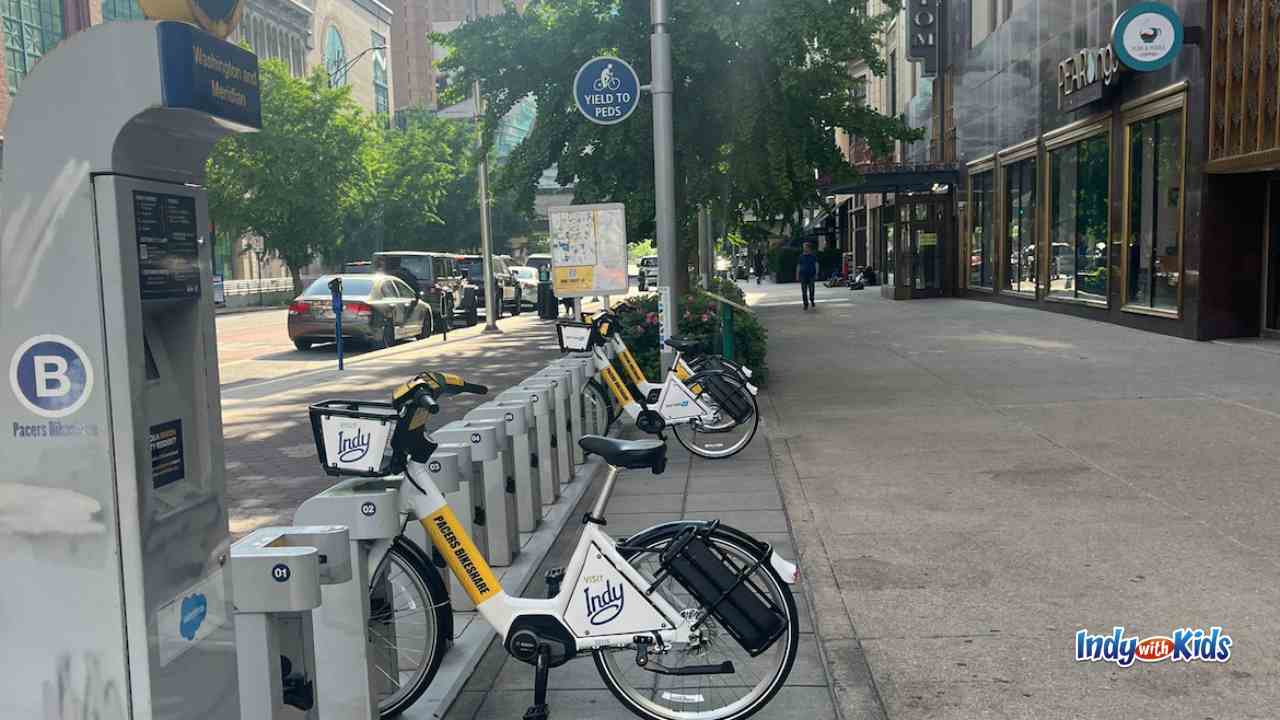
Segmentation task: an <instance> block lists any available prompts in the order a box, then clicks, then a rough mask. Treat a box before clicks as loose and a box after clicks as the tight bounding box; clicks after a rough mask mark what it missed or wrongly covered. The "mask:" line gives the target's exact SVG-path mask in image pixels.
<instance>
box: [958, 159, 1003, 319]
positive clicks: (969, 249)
mask: <svg viewBox="0 0 1280 720" xmlns="http://www.w3.org/2000/svg"><path fill="white" fill-rule="evenodd" d="M966 170H967V175H966V179H967V180H968V186H967V187H966V188H965V205H966V206H967V207H966V209H965V213H964V216H965V223H966V224H967V226H968V227H967V228H966V232H965V234H964V249H965V256H964V269H963V270H962V271H961V273H960V275H961V277H962V278H963V279H964V288H965V289H966V290H976V291H978V292H984V293H992V294H994V293H995V291H996V288H997V287H999V285H1000V277H999V271H1000V266H999V264H998V263H997V264H996V265H995V266H994V267H993V268H992V273H991V287H987V286H985V285H970V284H969V263H970V262H972V258H973V244H972V243H973V232H972V230H973V228H974V212H975V205H974V202H973V179H974V178H975V177H978V176H979V175H983V174H986V173H990V174H991V190H992V192H991V197H990V198H989V199H988V203H989V204H990V205H991V207H992V208H993V212H992V223H993V224H994V222H995V214H994V207H995V206H996V205H998V204H999V200H998V199H997V198H998V196H999V193H998V192H996V190H997V188H996V156H995V155H994V154H992V155H987V156H986V157H983V158H979V159H977V160H975V161H973V162H971V163H969V164H968V166H967V167H966ZM988 230H989V231H994V228H988ZM998 239H999V233H995V234H994V235H992V238H991V253H992V255H994V257H992V258H990V261H991V262H995V261H996V260H997V259H998V258H999V257H1000V255H999V250H998V247H997V246H998V244H999V243H998Z"/></svg>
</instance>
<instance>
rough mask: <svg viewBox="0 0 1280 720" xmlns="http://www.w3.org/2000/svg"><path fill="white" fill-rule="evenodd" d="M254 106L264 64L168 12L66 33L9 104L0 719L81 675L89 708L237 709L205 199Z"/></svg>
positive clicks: (0, 321) (2, 254)
mask: <svg viewBox="0 0 1280 720" xmlns="http://www.w3.org/2000/svg"><path fill="white" fill-rule="evenodd" d="M193 57H199V58H203V59H204V61H203V62H200V63H196V62H193V60H192V58H193ZM215 82H216V85H217V87H218V88H220V90H219V92H217V93H213V92H211V91H210V89H211V88H212V87H214V84H215ZM69 88H74V91H72V92H68V89H69ZM259 108H260V102H259V90H258V65H257V58H256V57H255V56H254V55H253V54H252V53H250V52H249V51H247V50H244V49H242V48H240V47H238V46H236V45H233V44H231V43H227V42H223V41H221V40H218V39H216V38H214V37H213V36H211V35H208V34H206V33H204V32H202V31H201V30H199V29H198V28H196V27H195V26H193V25H188V24H185V23H177V22H150V21H147V22H127V23H124V22H121V23H104V24H101V25H95V26H93V27H90V28H88V29H86V30H85V31H83V32H78V33H75V34H74V35H71V36H69V37H67V38H66V39H65V40H63V41H62V42H61V43H60V44H59V45H58V46H57V47H56V48H52V49H51V50H50V51H49V52H48V53H46V54H45V55H44V56H43V57H42V58H41V59H40V64H39V66H38V67H36V68H35V69H34V70H33V72H32V73H31V74H30V75H28V76H27V77H26V79H25V80H24V81H23V84H22V92H21V94H19V95H17V96H16V97H14V98H13V105H12V108H11V110H10V112H9V115H8V125H7V129H6V138H5V140H6V142H5V148H4V150H5V152H4V165H5V167H4V171H5V172H4V175H5V178H4V185H3V192H2V194H0V223H2V224H3V228H0V314H2V316H0V368H3V369H4V370H6V371H7V373H8V377H7V379H6V381H5V382H3V383H0V422H2V423H3V427H4V428H5V431H4V432H3V433H0V457H2V458H4V471H3V472H0V497H3V498H5V500H4V501H0V502H2V503H3V504H5V505H6V509H7V510H8V512H0V566H3V568H4V574H5V577H6V578H8V579H9V581H10V582H18V580H17V579H20V582H21V584H22V586H23V587H26V588H30V589H33V590H31V591H23V590H19V591H18V592H16V593H14V592H9V593H5V597H4V610H3V613H0V638H3V639H4V652H3V653H0V677H3V678H4V685H5V693H4V694H3V697H0V717H6V718H10V717H12V718H44V717H50V712H51V710H50V706H49V705H48V704H47V703H50V702H60V703H62V705H61V707H62V708H64V709H65V708H67V707H78V706H79V705H77V703H79V702H80V701H79V700H75V699H74V697H73V696H74V691H73V689H72V688H74V687H84V686H85V685H86V683H88V684H90V685H91V686H92V687H95V688H98V689H99V690H100V693H99V695H98V696H97V697H95V698H94V703H95V707H94V708H92V710H90V708H87V707H82V709H81V710H80V712H84V713H86V714H88V713H90V712H92V714H95V715H96V716H98V717H111V718H126V719H141V718H146V719H147V720H152V719H157V720H186V719H195V718H201V719H203V718H228V717H230V718H234V717H238V715H239V708H238V704H237V697H238V683H237V668H236V652H235V649H236V643H235V638H234V633H233V630H232V609H231V597H232V595H231V583H230V572H229V569H228V568H227V563H228V562H229V560H230V550H231V540H230V534H229V532H228V524H227V505H226V499H225V493H224V487H223V486H224V459H223V439H222V407H221V397H220V390H219V382H218V363H217V351H216V346H215V340H214V309H213V300H214V298H213V291H212V284H211V277H212V262H213V258H212V249H213V240H212V237H211V231H210V221H209V213H208V206H207V200H206V194H205V191H204V190H203V185H204V184H205V177H204V173H205V162H206V160H207V158H208V155H209V152H210V150H211V149H212V147H213V145H214V143H215V142H217V141H218V140H219V139H220V138H222V137H224V136H226V135H227V134H230V133H235V132H247V131H250V130H252V129H253V128H256V127H260V126H261V117H260V112H259ZM34 589H38V590H34ZM89 678H92V679H91V680H89ZM60 693H61V696H59V694H60ZM52 712H53V713H54V715H57V710H56V709H55V710H53V711H52Z"/></svg>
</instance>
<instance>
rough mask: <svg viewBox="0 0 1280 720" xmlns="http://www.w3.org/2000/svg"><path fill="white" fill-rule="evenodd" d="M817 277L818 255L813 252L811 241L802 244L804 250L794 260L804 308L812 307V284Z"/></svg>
mask: <svg viewBox="0 0 1280 720" xmlns="http://www.w3.org/2000/svg"><path fill="white" fill-rule="evenodd" d="M817 279H818V256H817V255H815V254H813V243H810V242H807V243H805V244H804V252H803V253H801V255H800V260H799V261H797V262H796V280H799V281H800V296H801V298H803V299H804V309H805V310H808V309H809V308H811V307H813V306H814V305H813V286H814V283H815V282H816V281H817Z"/></svg>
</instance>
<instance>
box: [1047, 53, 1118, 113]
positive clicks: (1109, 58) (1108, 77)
mask: <svg viewBox="0 0 1280 720" xmlns="http://www.w3.org/2000/svg"><path fill="white" fill-rule="evenodd" d="M1119 78H1120V63H1119V62H1117V61H1116V55H1115V52H1113V51H1112V49H1111V46H1110V45H1107V46H1105V47H1100V48H1085V49H1083V50H1081V51H1080V52H1078V53H1076V54H1074V55H1071V56H1070V57H1068V58H1067V59H1066V60H1063V61H1062V62H1060V63H1058V109H1059V110H1064V111H1070V110H1076V109H1078V108H1081V107H1084V106H1085V105H1088V104H1089V103H1091V102H1096V101H1098V100H1101V99H1102V98H1103V95H1104V94H1105V92H1106V91H1107V89H1108V88H1110V87H1112V86H1114V85H1115V84H1116V83H1117V82H1118V81H1119Z"/></svg>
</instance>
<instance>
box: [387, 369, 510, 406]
mask: <svg viewBox="0 0 1280 720" xmlns="http://www.w3.org/2000/svg"><path fill="white" fill-rule="evenodd" d="M462 393H471V394H473V395H488V394H489V388H488V387H487V386H484V385H480V384H478V383H472V382H467V381H466V380H463V379H462V378H461V377H459V376H457V375H453V374H450V373H442V372H433V371H431V370H426V371H423V372H421V373H418V374H417V375H416V376H415V377H414V378H413V379H412V380H410V381H409V382H407V383H405V384H404V385H401V386H400V387H398V388H396V390H395V392H394V393H392V402H393V403H394V405H395V406H396V408H398V409H400V410H404V409H405V408H406V407H408V406H409V405H413V406H416V407H419V408H424V409H426V410H429V411H430V412H431V414H433V415H434V414H435V413H437V412H440V403H438V402H437V401H438V400H439V399H440V397H441V396H443V395H461V394H462Z"/></svg>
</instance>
